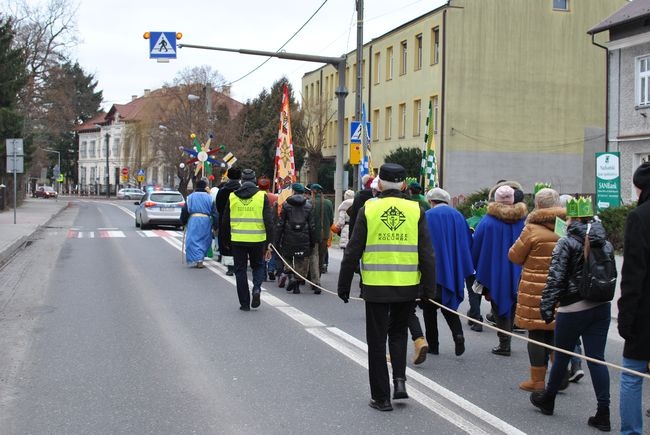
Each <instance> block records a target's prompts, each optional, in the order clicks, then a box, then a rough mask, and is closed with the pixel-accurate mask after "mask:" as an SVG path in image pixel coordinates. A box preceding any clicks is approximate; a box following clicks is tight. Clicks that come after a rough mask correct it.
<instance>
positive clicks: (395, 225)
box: [338, 163, 436, 411]
mask: <svg viewBox="0 0 650 435" xmlns="http://www.w3.org/2000/svg"><path fill="white" fill-rule="evenodd" d="M405 179H406V170H405V169H404V167H402V166H401V165H398V164H395V163H385V164H384V165H382V166H381V168H380V169H379V182H378V188H379V191H380V192H381V193H380V195H379V197H378V199H371V200H369V201H367V202H366V203H365V205H364V207H363V208H361V210H359V215H358V217H357V221H356V223H355V226H354V231H353V233H352V235H351V237H350V241H349V242H348V245H347V247H346V248H345V254H344V256H343V260H342V262H341V272H340V275H339V281H338V295H339V297H340V298H341V299H343V301H344V302H346V303H347V302H348V299H349V297H350V285H351V283H352V278H353V276H354V271H355V269H356V268H357V266H358V264H359V260H361V276H362V278H363V284H362V286H363V289H362V291H363V299H364V300H365V303H366V341H367V342H368V375H369V379H370V395H371V398H372V400H371V401H370V406H371V407H372V408H375V409H378V410H380V411H391V410H392V409H393V407H392V405H391V402H390V384H389V378H388V367H387V365H386V337H388V348H389V352H390V360H391V364H392V366H393V386H394V390H393V399H407V398H408V394H407V393H406V385H405V382H406V348H407V344H408V343H407V342H408V331H407V325H408V318H409V314H410V313H411V312H412V310H413V307H414V304H415V300H416V299H418V298H428V299H434V297H435V291H436V272H435V269H436V260H435V256H434V252H433V245H432V243H431V239H430V237H429V231H428V229H427V223H426V219H425V217H424V212H423V211H422V210H421V209H420V206H419V205H418V203H417V202H415V201H411V200H409V199H408V196H407V195H405V194H404V190H405V189H406V183H405Z"/></svg>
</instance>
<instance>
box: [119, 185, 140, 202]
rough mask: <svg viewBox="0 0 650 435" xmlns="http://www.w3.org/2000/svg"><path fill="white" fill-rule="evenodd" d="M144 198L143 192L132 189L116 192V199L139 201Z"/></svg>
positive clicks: (126, 188) (127, 188)
mask: <svg viewBox="0 0 650 435" xmlns="http://www.w3.org/2000/svg"><path fill="white" fill-rule="evenodd" d="M143 196H144V190H142V189H137V188H133V187H125V188H124V189H120V190H118V191H117V199H137V200H140V199H142V197H143Z"/></svg>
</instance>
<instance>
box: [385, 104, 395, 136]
mask: <svg viewBox="0 0 650 435" xmlns="http://www.w3.org/2000/svg"><path fill="white" fill-rule="evenodd" d="M392 126H393V108H392V107H391V106H388V107H386V121H385V123H384V137H385V139H390V138H391V136H392V135H393V130H392Z"/></svg>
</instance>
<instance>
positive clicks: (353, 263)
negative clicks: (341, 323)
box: [338, 190, 436, 303]
mask: <svg viewBox="0 0 650 435" xmlns="http://www.w3.org/2000/svg"><path fill="white" fill-rule="evenodd" d="M391 196H392V197H399V198H404V199H406V200H409V201H410V199H409V198H408V197H407V196H405V195H404V194H403V193H402V192H400V191H398V190H387V191H385V192H382V193H381V195H380V198H385V197H391ZM356 225H357V226H356V227H355V229H354V232H353V233H352V235H351V237H350V240H349V241H348V245H347V246H346V247H345V253H344V254H343V260H342V261H341V271H340V273H339V281H338V294H339V295H342V294H343V295H345V294H347V295H348V296H349V295H350V285H351V283H352V278H353V276H354V272H355V270H356V269H357V267H358V266H359V261H360V260H361V256H362V255H363V251H364V249H365V248H366V239H367V234H368V223H367V221H366V208H365V207H362V208H361V210H360V211H359V216H358V217H357V223H356ZM418 263H419V264H418V267H419V269H420V273H421V274H422V276H421V277H420V284H419V285H412V286H375V285H372V286H371V285H365V284H364V285H363V298H364V299H365V300H366V301H368V302H378V303H391V302H408V301H415V300H416V299H417V298H422V297H425V298H429V299H435V298H436V257H435V254H434V252H433V243H431V237H430V236H429V228H428V226H427V220H426V218H425V217H424V211H423V210H422V208H420V219H419V220H418Z"/></svg>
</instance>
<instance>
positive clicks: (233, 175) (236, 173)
mask: <svg viewBox="0 0 650 435" xmlns="http://www.w3.org/2000/svg"><path fill="white" fill-rule="evenodd" d="M240 178H241V169H239V168H238V167H236V166H233V167H232V168H230V169H228V179H230V180H239V179H240Z"/></svg>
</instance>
